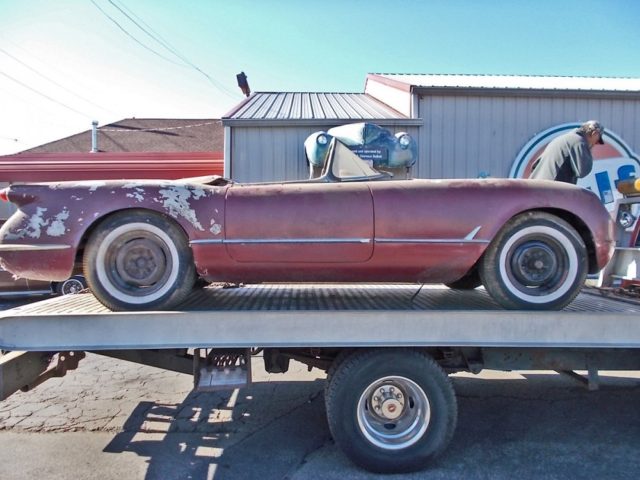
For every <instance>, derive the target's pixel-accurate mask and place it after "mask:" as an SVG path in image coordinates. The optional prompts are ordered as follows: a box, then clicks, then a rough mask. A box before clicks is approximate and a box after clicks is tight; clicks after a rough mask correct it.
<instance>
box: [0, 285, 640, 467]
mask: <svg viewBox="0 0 640 480" xmlns="http://www.w3.org/2000/svg"><path fill="white" fill-rule="evenodd" d="M227 287H228V286H211V287H207V288H202V289H200V290H198V291H196V292H194V293H193V294H192V295H191V296H190V297H189V298H188V299H187V301H186V302H185V303H184V304H183V305H181V307H180V309H179V310H176V311H163V312H111V311H109V310H108V309H106V308H105V307H103V306H102V305H101V304H100V303H99V302H98V301H97V300H96V299H95V298H94V297H93V296H92V295H91V294H90V293H83V294H78V295H74V296H67V297H59V298H53V299H49V300H45V301H41V302H36V303H32V304H29V305H24V306H21V307H17V308H14V309H11V310H7V311H5V312H1V313H0V349H2V350H4V351H10V352H11V353H7V354H5V355H3V356H2V357H0V394H1V395H2V397H1V398H5V397H6V396H8V395H10V394H11V393H13V392H14V391H15V390H17V389H19V388H23V389H25V388H32V387H33V386H35V385H37V384H38V383H40V382H42V381H44V380H46V378H49V377H51V376H59V375H63V374H64V373H66V371H67V370H69V369H72V368H75V367H76V366H77V364H78V362H79V361H80V360H81V358H82V357H83V355H84V352H85V351H91V352H96V353H100V354H103V355H109V356H113V357H116V358H123V359H126V360H130V361H135V362H139V363H144V364H147V365H153V366H157V367H160V368H166V369H169V370H174V371H180V372H183V373H190V374H193V375H194V387H195V388H196V389H198V390H214V389H220V388H238V387H242V386H244V385H247V384H248V383H250V381H251V369H250V365H251V361H250V357H251V356H252V355H254V354H257V353H259V352H260V353H261V354H262V356H263V358H264V361H265V368H266V370H267V371H268V372H271V373H280V372H285V371H286V370H287V368H288V365H289V361H290V360H294V361H300V362H303V363H305V364H307V365H308V366H309V368H312V367H317V368H321V369H323V370H326V371H327V372H328V378H327V387H326V392H325V400H326V404H327V418H328V422H329V426H330V430H331V432H332V435H333V436H334V439H335V440H336V443H337V444H338V446H339V447H341V448H342V449H343V451H345V453H346V454H347V456H349V458H351V459H352V460H353V461H354V462H355V463H357V464H358V465H361V466H362V467H364V468H367V469H369V470H372V471H381V472H397V471H409V470H415V469H418V468H424V467H425V466H427V465H428V463H429V462H430V461H431V460H432V459H433V458H434V457H435V456H437V455H438V454H439V453H441V452H442V451H443V450H444V449H445V448H446V445H447V444H448V442H449V440H450V438H451V436H452V435H453V431H454V429H455V424H456V420H457V405H456V400H455V394H454V392H453V388H452V385H451V382H450V380H449V378H448V376H447V374H448V373H452V372H456V371H471V372H479V371H480V370H482V369H484V368H491V369H497V370H520V369H549V370H556V371H561V372H565V373H568V374H571V375H573V376H576V375H575V374H574V373H573V372H574V371H575V370H586V371H587V372H588V375H587V377H586V378H584V379H583V380H584V382H585V383H586V384H587V385H588V386H589V387H590V388H597V380H598V377H597V372H598V369H607V370H640V321H639V314H640V303H638V302H633V301H622V300H620V299H617V298H609V297H606V296H603V295H601V294H600V293H599V291H598V290H596V289H585V290H584V291H583V293H581V294H580V295H579V296H578V297H577V298H576V299H575V300H574V302H573V303H571V304H570V305H569V306H568V307H567V308H565V309H564V310H562V311H507V310H503V309H502V308H501V307H499V306H498V305H497V304H496V303H495V302H494V301H493V300H492V299H491V298H490V297H489V295H488V294H487V293H486V292H485V291H484V290H483V289H476V290H469V291H458V290H450V289H448V288H446V287H443V286H428V287H424V288H420V287H419V286H418V285H408V284H401V285H388V284H384V285H377V284H372V285H338V284H319V285H307V284H302V285H284V284H274V285H247V286H239V287H235V288H227ZM578 378H582V377H578Z"/></svg>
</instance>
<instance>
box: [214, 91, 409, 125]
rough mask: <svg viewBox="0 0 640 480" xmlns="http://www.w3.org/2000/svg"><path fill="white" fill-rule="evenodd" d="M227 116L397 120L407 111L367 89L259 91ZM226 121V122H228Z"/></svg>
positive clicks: (404, 117)
mask: <svg viewBox="0 0 640 480" xmlns="http://www.w3.org/2000/svg"><path fill="white" fill-rule="evenodd" d="M222 119H223V122H224V121H227V120H273V121H287V120H295V121H301V120H313V121H318V120H320V121H323V120H383V119H389V120H397V119H407V117H406V116H405V115H403V114H402V113H400V112H398V111H397V110H394V109H393V108H391V107H389V106H388V105H385V104H384V103H382V102H380V101H379V100H376V99H375V98H374V97H372V96H370V95H368V94H365V93H324V92H316V93H314V92H256V93H255V94H253V95H252V96H251V97H249V98H248V99H247V100H245V101H244V102H243V103H241V104H240V105H239V106H238V107H236V108H235V109H234V110H232V111H231V112H229V113H228V114H226V115H224V116H223V117H222ZM225 123H226V122H225Z"/></svg>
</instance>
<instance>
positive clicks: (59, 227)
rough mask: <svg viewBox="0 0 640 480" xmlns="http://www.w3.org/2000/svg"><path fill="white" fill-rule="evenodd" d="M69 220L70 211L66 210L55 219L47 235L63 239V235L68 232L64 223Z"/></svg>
mask: <svg viewBox="0 0 640 480" xmlns="http://www.w3.org/2000/svg"><path fill="white" fill-rule="evenodd" d="M68 218H69V210H67V209H66V208H65V209H63V210H62V211H61V212H60V213H58V214H57V215H56V216H55V217H54V219H53V221H52V222H51V224H50V225H49V227H48V228H47V235H49V236H50V237H61V236H62V235H64V234H65V232H66V230H67V229H66V227H65V225H64V222H65V220H67V219H68Z"/></svg>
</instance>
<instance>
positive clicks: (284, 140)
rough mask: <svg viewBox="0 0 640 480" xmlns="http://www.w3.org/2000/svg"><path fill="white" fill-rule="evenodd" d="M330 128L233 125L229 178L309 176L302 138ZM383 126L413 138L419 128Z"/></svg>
mask: <svg viewBox="0 0 640 480" xmlns="http://www.w3.org/2000/svg"><path fill="white" fill-rule="evenodd" d="M344 123H347V122H344ZM336 125H338V124H336ZM340 125H342V123H340ZM329 128H331V127H330V126H327V125H323V126H313V125H306V126H291V125H286V126H264V127H255V126H248V127H243V126H234V127H232V128H231V178H232V179H233V180H235V181H238V182H271V181H280V180H302V179H305V178H308V177H309V166H308V164H307V160H306V158H305V155H304V145H303V144H304V141H305V139H306V138H307V137H308V136H309V135H310V134H312V133H313V132H317V131H319V130H327V129H329ZM385 128H387V129H388V130H390V131H391V132H392V133H397V132H399V131H404V132H407V133H409V135H412V136H414V138H417V136H418V127H406V128H403V127H385Z"/></svg>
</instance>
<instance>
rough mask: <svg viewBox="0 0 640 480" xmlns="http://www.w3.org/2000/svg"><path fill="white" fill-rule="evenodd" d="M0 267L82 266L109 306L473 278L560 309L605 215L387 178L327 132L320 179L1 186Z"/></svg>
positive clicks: (51, 269)
mask: <svg viewBox="0 0 640 480" xmlns="http://www.w3.org/2000/svg"><path fill="white" fill-rule="evenodd" d="M0 196H1V197H4V198H5V199H8V200H9V201H11V202H13V203H14V204H15V205H16V206H17V207H18V211H17V212H16V213H15V214H14V215H13V216H12V217H11V218H10V219H9V220H8V221H7V222H6V224H5V225H4V226H3V227H2V229H0V259H1V261H0V264H1V265H2V267H3V268H5V269H6V270H8V271H10V272H12V273H14V274H15V275H17V276H19V277H24V278H30V279H43V280H64V279H66V278H68V277H69V276H71V275H72V274H73V273H78V269H79V268H83V270H84V274H85V277H86V279H87V281H88V284H89V287H90V288H91V290H92V292H93V293H94V294H95V296H96V297H97V298H98V299H99V300H100V301H101V302H102V303H104V304H105V305H106V306H108V307H110V308H111V309H113V310H134V309H169V308H172V307H174V306H176V305H177V304H178V303H179V302H181V301H182V300H183V299H184V298H185V297H186V295H187V294H188V293H189V292H190V290H191V289H192V288H193V286H194V284H195V282H196V280H197V278H198V277H200V278H202V279H204V280H206V281H209V282H215V281H224V282H243V283H254V282H419V283H446V284H448V285H450V286H451V287H452V288H475V287H477V286H479V285H480V284H483V285H484V287H485V288H486V289H487V291H488V292H489V293H490V294H491V296H493V298H494V299H495V300H496V301H497V302H499V303H500V304H501V305H503V306H504V307H505V308H510V309H559V308H562V307H564V306H565V305H567V304H568V303H569V302H571V301H572V300H573V298H574V297H575V296H576V295H577V293H578V292H579V290H580V288H581V286H582V285H583V283H584V280H585V276H586V275H587V273H595V272H597V271H598V270H600V269H601V268H603V267H604V265H605V264H606V263H607V262H608V261H609V259H610V257H611V255H612V252H613V247H614V239H613V224H612V222H611V220H610V218H609V215H608V213H607V212H606V210H605V208H604V207H603V206H602V205H601V203H600V201H599V200H598V198H597V197H596V196H595V195H594V194H592V193H591V192H589V191H586V190H583V189H581V188H579V187H576V186H573V185H568V184H563V183H558V182H545V181H533V180H510V179H478V180H476V179H473V180H467V179H457V180H420V179H411V180H393V181H390V179H389V175H388V174H384V173H380V172H378V171H376V170H374V169H373V168H372V167H370V166H369V165H368V164H367V163H366V162H364V161H363V160H361V159H360V158H359V157H358V156H357V155H355V154H354V153H353V152H351V151H350V150H349V149H348V148H347V147H346V146H345V145H344V144H342V143H341V142H340V141H339V140H338V139H336V138H333V139H332V140H331V141H330V145H329V148H328V149H327V153H326V159H325V162H324V169H323V171H322V175H321V176H320V177H319V178H314V179H310V180H304V181H296V182H286V183H265V184H239V183H234V182H232V181H229V180H225V179H222V178H220V177H202V178H195V179H184V180H179V181H149V180H146V181H105V182H61V183H44V184H29V185H13V186H11V187H9V188H8V189H6V190H4V191H2V193H0Z"/></svg>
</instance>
